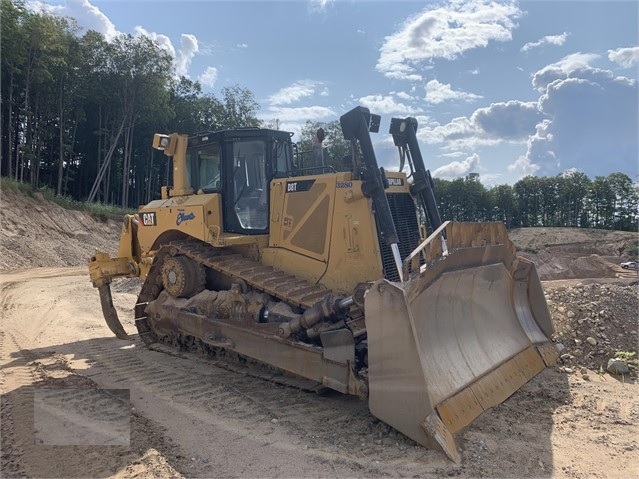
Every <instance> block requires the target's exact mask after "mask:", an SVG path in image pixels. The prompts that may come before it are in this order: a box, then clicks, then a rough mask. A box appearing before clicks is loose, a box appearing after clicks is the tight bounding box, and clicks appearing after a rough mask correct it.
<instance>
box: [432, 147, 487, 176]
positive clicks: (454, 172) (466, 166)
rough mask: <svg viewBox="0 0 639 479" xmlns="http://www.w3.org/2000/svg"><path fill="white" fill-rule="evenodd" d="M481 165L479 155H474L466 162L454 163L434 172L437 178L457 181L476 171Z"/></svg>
mask: <svg viewBox="0 0 639 479" xmlns="http://www.w3.org/2000/svg"><path fill="white" fill-rule="evenodd" d="M478 165H479V155H477V154H476V153H473V154H472V155H471V156H469V157H468V158H466V159H465V160H464V161H453V162H451V163H448V164H447V165H444V166H440V167H439V168H437V169H436V170H435V171H433V176H434V177H435V178H441V179H455V178H460V177H463V176H466V175H468V174H469V173H472V172H473V171H475V169H476V168H477V166H478Z"/></svg>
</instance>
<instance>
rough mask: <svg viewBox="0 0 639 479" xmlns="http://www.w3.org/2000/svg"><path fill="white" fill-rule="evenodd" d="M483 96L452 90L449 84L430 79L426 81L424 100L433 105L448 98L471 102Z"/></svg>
mask: <svg viewBox="0 0 639 479" xmlns="http://www.w3.org/2000/svg"><path fill="white" fill-rule="evenodd" d="M480 98H483V97H482V96H481V95H475V94H474V93H468V92H465V91H461V90H453V89H452V88H451V87H450V84H445V83H440V82H438V81H437V80H430V81H429V82H428V83H426V101H427V102H428V103H432V104H434V105H438V104H440V103H444V102H445V101H449V100H460V101H466V102H472V101H475V100H478V99H480Z"/></svg>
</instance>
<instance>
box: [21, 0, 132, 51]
mask: <svg viewBox="0 0 639 479" xmlns="http://www.w3.org/2000/svg"><path fill="white" fill-rule="evenodd" d="M26 7H27V8H28V9H30V10H33V11H36V12H46V13H50V14H53V15H58V16H61V17H73V18H75V19H76V20H77V22H78V25H79V26H80V27H81V28H82V29H84V30H95V31H96V32H99V33H101V34H102V35H104V38H105V39H106V41H108V42H110V41H112V40H113V39H114V38H115V37H116V36H117V35H118V34H119V32H118V31H117V30H116V28H115V25H114V24H113V23H112V22H111V20H109V18H108V17H107V16H106V15H105V14H104V13H102V12H101V11H100V9H99V8H98V7H96V6H95V5H91V2H89V0H67V1H66V2H65V3H64V4H63V5H49V4H48V3H44V2H40V1H28V2H26Z"/></svg>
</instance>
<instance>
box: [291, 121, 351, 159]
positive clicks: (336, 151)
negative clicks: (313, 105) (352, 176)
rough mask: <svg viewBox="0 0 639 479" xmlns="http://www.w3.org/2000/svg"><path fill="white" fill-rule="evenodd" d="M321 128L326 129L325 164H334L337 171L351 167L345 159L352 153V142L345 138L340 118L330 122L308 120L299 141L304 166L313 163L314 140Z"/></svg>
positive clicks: (324, 143) (298, 145)
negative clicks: (345, 162)
mask: <svg viewBox="0 0 639 479" xmlns="http://www.w3.org/2000/svg"><path fill="white" fill-rule="evenodd" d="M319 128H322V129H323V130H324V141H323V142H322V147H323V148H324V164H325V165H330V166H332V167H333V168H334V169H335V170H336V171H344V170H348V169H350V167H349V166H347V165H345V164H344V162H343V160H344V158H345V157H349V156H350V154H351V143H350V141H348V140H345V139H344V135H343V134H342V128H341V126H340V124H339V120H333V121H329V122H318V121H307V122H306V124H305V125H304V126H303V127H302V131H301V132H300V138H299V140H298V141H297V148H298V151H299V152H300V153H301V154H302V158H303V161H304V166H314V165H313V141H314V138H315V134H316V132H317V130H318V129H319Z"/></svg>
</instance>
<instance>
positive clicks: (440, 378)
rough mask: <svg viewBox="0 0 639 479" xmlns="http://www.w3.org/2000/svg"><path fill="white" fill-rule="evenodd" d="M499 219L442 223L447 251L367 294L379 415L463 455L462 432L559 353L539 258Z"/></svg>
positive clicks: (455, 456)
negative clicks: (522, 252) (525, 252)
mask: <svg viewBox="0 0 639 479" xmlns="http://www.w3.org/2000/svg"><path fill="white" fill-rule="evenodd" d="M490 225H492V226H487V227H486V228H483V227H482V226H478V225H477V224H464V223H447V224H445V225H443V226H442V228H444V227H446V231H447V233H448V234H447V238H448V242H449V251H450V253H449V254H448V255H441V256H440V257H438V258H427V259H428V260H430V261H429V262H427V266H425V267H422V268H421V271H420V272H419V273H418V274H416V275H414V276H413V277H412V278H411V279H410V280H409V281H407V282H405V283H392V282H389V281H386V280H380V281H378V282H377V283H375V284H374V285H373V287H372V288H371V289H370V290H369V291H368V293H367V295H366V298H365V311H366V329H367V332H368V364H369V388H370V396H369V407H370V410H371V412H372V414H373V415H375V416H376V417H378V418H379V419H381V420H383V421H384V422H386V423H388V424H390V425H391V426H393V427H394V428H396V429H397V430H399V431H401V432H402V433H404V434H405V435H407V436H409V437H410V438H412V439H413V440H415V441H416V442H418V443H420V444H422V445H424V446H426V447H429V448H436V447H437V446H439V447H441V448H442V449H443V450H444V452H445V453H446V454H447V455H448V456H449V457H450V458H451V459H452V460H454V461H456V462H458V461H459V459H460V456H459V452H458V450H457V447H456V445H455V440H454V436H453V435H454V433H456V432H457V431H459V430H460V429H462V428H463V427H465V426H467V425H468V424H470V423H471V422H472V421H473V420H474V419H475V418H476V417H477V416H479V415H480V414H481V413H482V412H483V411H485V410H487V409H489V408H491V407H494V406H496V405H498V404H500V403H501V402H503V401H504V400H505V399H506V398H508V397H509V396H510V395H511V394H513V393H514V392H515V391H516V390H517V389H519V388H520V387H521V386H522V385H523V384H524V383H526V382H527V381H528V380H530V379H531V378H532V377H533V376H535V375H536V374H537V373H539V372H540V371H541V370H542V369H544V368H545V367H546V366H548V365H551V364H553V363H554V362H555V361H556V359H557V351H556V348H555V346H554V344H552V343H551V342H550V339H549V337H550V335H551V334H552V332H553V327H552V322H551V318H550V314H549V312H548V307H547V305H546V300H545V298H544V294H543V290H542V288H541V283H540V281H539V278H538V276H537V272H536V269H535V267H534V264H532V263H531V262H529V261H526V260H524V259H521V258H517V257H515V255H514V247H513V245H512V243H510V241H509V240H508V238H507V235H506V232H505V229H504V228H503V227H502V226H494V225H495V224H490ZM502 229H503V231H502ZM473 235H478V238H475V239H473V240H470V239H468V238H470V237H472V236H473ZM432 238H433V236H431V238H429V239H431V240H432ZM426 241H429V240H426ZM477 245H479V246H477ZM426 256H428V255H426Z"/></svg>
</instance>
